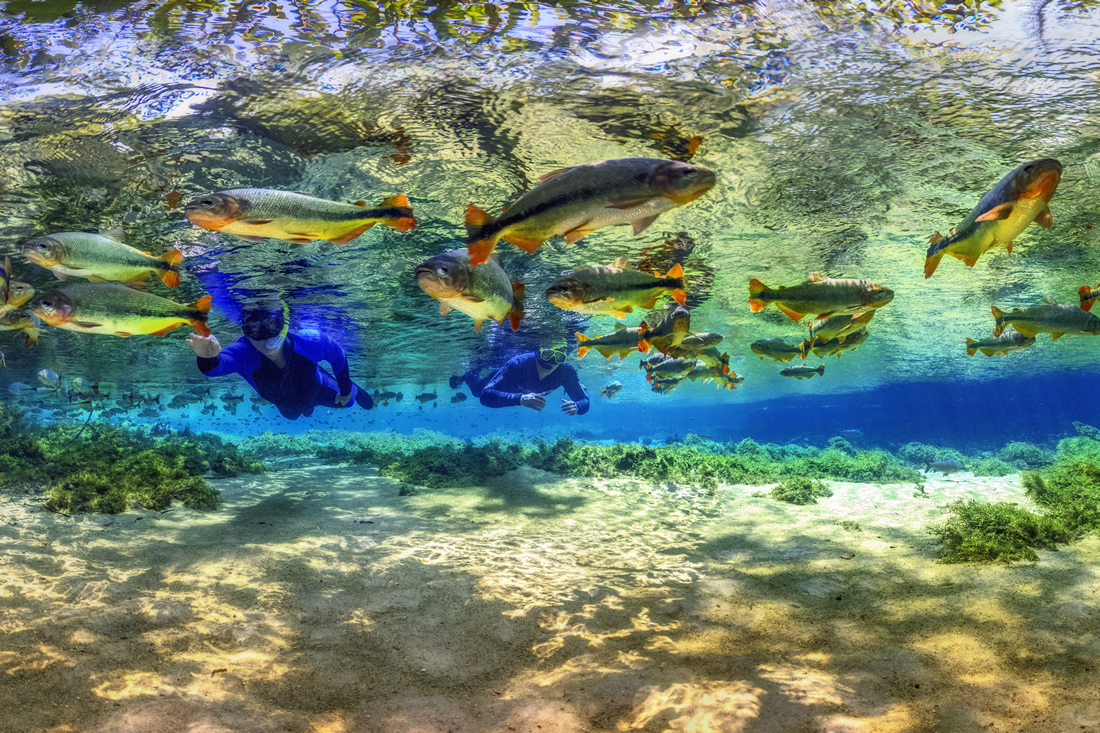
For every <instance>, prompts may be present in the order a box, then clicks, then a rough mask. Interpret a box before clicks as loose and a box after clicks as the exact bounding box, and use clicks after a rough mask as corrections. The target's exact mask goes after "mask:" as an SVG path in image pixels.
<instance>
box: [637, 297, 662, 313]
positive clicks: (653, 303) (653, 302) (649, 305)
mask: <svg viewBox="0 0 1100 733" xmlns="http://www.w3.org/2000/svg"><path fill="white" fill-rule="evenodd" d="M660 297H661V294H660V293H657V294H656V295H654V296H653V297H652V298H650V299H649V300H647V301H646V302H644V303H642V304H640V305H639V306H638V307H639V308H644V309H646V310H647V311H651V310H653V309H654V308H656V307H657V299H658V298H660Z"/></svg>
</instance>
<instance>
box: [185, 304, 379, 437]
mask: <svg viewBox="0 0 1100 733" xmlns="http://www.w3.org/2000/svg"><path fill="white" fill-rule="evenodd" d="M269 305H270V304H269ZM241 330H242V331H243V332H244V336H242V337H241V338H239V339H237V340H236V341H234V342H233V343H231V344H230V345H229V346H226V347H225V348H224V349H223V348H221V344H219V343H218V340H217V339H216V338H215V337H214V336H206V337H202V336H199V335H198V334H192V335H191V337H190V338H188V339H187V343H188V344H189V345H190V346H191V348H192V349H194V351H195V356H197V357H198V366H199V370H200V371H202V373H203V374H205V375H206V376H208V377H219V376H221V375H223V374H240V375H241V376H242V377H244V379H245V381H246V382H248V383H249V384H250V385H252V388H253V389H255V390H256V392H257V393H258V394H259V395H260V397H262V398H263V399H265V400H267V401H268V402H271V403H272V404H274V405H275V407H276V408H278V410H279V412H280V413H281V414H282V416H283V417H285V418H287V419H288V420H295V419H297V418H299V417H301V416H302V415H305V416H306V417H309V416H310V415H312V414H313V409H314V408H315V407H332V408H344V407H348V406H350V405H351V403H352V402H353V401H354V402H355V404H357V405H359V406H360V407H362V408H365V409H367V410H369V409H371V408H372V407H373V406H374V400H372V399H371V396H370V394H368V393H367V391H366V390H365V389H363V388H361V387H359V386H358V385H356V384H355V383H354V382H352V381H351V375H350V373H349V372H350V370H349V367H348V360H347V357H346V356H345V355H344V350H343V349H341V348H340V346H339V345H338V344H337V343H336V342H335V341H333V340H332V339H331V338H329V337H328V336H326V335H325V334H323V333H321V332H319V331H299V332H298V333H290V324H289V321H288V320H287V313H286V309H285V308H276V307H260V308H253V309H251V310H247V311H245V313H244V318H243V320H242V322H241ZM322 361H327V362H328V363H329V365H330V366H331V367H332V371H333V372H334V373H335V375H336V377H335V379H334V378H333V377H332V375H330V374H328V372H326V371H325V370H323V369H321V367H320V366H318V362H322Z"/></svg>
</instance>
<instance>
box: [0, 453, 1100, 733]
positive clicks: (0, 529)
mask: <svg viewBox="0 0 1100 733" xmlns="http://www.w3.org/2000/svg"><path fill="white" fill-rule="evenodd" d="M1018 484H1019V482H1018V478H1017V477H1012V476H1010V477H1007V478H1004V479H974V478H969V477H968V476H965V475H964V476H953V477H951V478H949V479H933V480H930V481H929V482H928V484H927V490H928V493H929V494H930V495H931V496H930V498H918V497H915V496H914V495H913V488H912V486H885V487H878V486H872V485H863V484H843V483H833V482H830V486H831V487H832V488H833V490H834V492H835V495H834V496H833V497H832V498H831V499H826V500H823V501H822V502H821V503H820V504H818V505H816V506H809V507H795V506H788V505H785V504H781V503H779V502H776V501H773V500H771V499H769V498H765V497H761V496H754V494H755V493H758V492H760V491H761V489H759V488H750V487H724V488H723V489H721V490H720V491H718V492H717V493H716V494H715V495H714V496H706V495H703V494H701V493H700V492H698V491H691V490H680V489H677V488H675V487H666V486H649V485H644V484H642V483H641V482H638V481H633V480H614V481H602V480H590V479H561V478H560V477H555V476H550V475H547V474H541V473H538V472H535V471H519V472H515V473H513V474H510V475H508V476H505V477H502V478H500V479H497V480H495V481H493V482H491V484H490V485H489V486H486V487H477V488H470V489H462V490H459V489H452V490H441V491H433V492H429V491H426V490H424V491H420V492H418V493H416V494H415V495H413V496H406V497H400V496H398V489H399V484H398V483H396V482H394V481H391V480H388V479H383V478H379V477H377V476H376V475H374V472H373V471H370V470H365V469H362V468H352V467H302V468H297V469H293V470H282V471H279V472H277V473H273V474H269V475H267V476H261V477H242V478H240V479H232V480H225V481H221V482H218V485H219V486H220V488H221V489H222V491H223V496H224V498H225V500H226V501H225V505H224V506H223V508H222V509H221V510H219V511H217V512H213V513H209V514H201V513H197V512H191V511H187V510H184V509H174V510H172V511H170V512H168V513H166V514H158V513H155V512H130V513H128V514H125V515H121V516H117V517H106V516H81V517H74V518H66V517H61V516H55V515H50V514H47V513H44V512H41V511H40V510H39V509H38V507H37V505H35V504H34V503H33V502H28V501H27V499H26V498H25V497H0V563H2V574H0V632H2V636H0V710H3V711H4V713H3V715H2V716H0V730H4V731H19V732H21V733H22V732H25V731H82V732H83V731H96V732H103V733H108V732H109V733H129V732H131V731H132V732H133V733H162V732H167V731H187V732H188V733H215V732H219V733H220V732H222V731H224V732H226V733H229V732H236V731H330V732H332V733H337V732H340V733H342V732H350V731H379V732H380V733H412V732H416V733H444V732H450V733H498V732H499V733H505V732H506V731H524V732H527V731H531V732H535V731H541V732H542V733H569V732H572V731H593V732H594V731H601V732H602V731H635V730H639V731H665V730H671V731H690V732H692V733H711V732H717V733H726V732H731V733H732V732H734V731H776V732H778V731H830V732H836V733H840V732H842V731H867V732H869V733H870V732H873V733H892V732H894V731H944V732H951V733H953V732H955V731H971V730H973V731H978V730H996V731H1029V732H1030V731H1046V732H1049V733H1061V732H1063V731H1065V732H1067V733H1068V731H1081V730H1100V694H1098V693H1097V690H1098V689H1100V684H1098V682H1100V671H1098V670H1100V540H1098V539H1097V538H1095V537H1092V538H1089V539H1087V540H1085V541H1082V542H1081V543H1079V544H1077V545H1074V546H1072V547H1070V548H1067V549H1064V550H1062V551H1060V552H1056V553H1042V560H1041V562H1039V563H1038V564H1036V565H1030V564H1024V565H1017V566H1013V567H999V566H996V567H984V566H983V567H972V566H952V565H940V564H937V563H936V562H935V561H934V549H935V546H934V544H933V541H932V540H931V538H930V537H929V536H928V535H927V534H926V533H925V532H924V528H925V527H927V526H928V525H929V524H931V523H933V522H934V521H936V520H938V519H940V518H942V516H943V509H942V507H943V505H944V504H946V503H947V502H948V501H949V500H950V499H953V498H956V497H960V496H974V497H977V496H983V497H987V498H990V499H992V500H1002V501H1019V502H1024V503H1026V500H1025V499H1024V498H1023V496H1022V492H1021V490H1020V489H1019V486H1018ZM837 520H851V521H855V522H857V523H858V524H859V525H860V527H861V531H859V530H855V529H846V528H843V527H841V526H839V525H837V524H835V523H834V522H835V521H837Z"/></svg>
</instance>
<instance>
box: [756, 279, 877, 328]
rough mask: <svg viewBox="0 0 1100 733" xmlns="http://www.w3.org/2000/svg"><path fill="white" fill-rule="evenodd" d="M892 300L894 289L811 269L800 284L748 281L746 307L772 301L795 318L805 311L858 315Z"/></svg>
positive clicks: (762, 306) (761, 307)
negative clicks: (766, 283) (770, 283)
mask: <svg viewBox="0 0 1100 733" xmlns="http://www.w3.org/2000/svg"><path fill="white" fill-rule="evenodd" d="M893 299H894V291H893V290H891V289H890V288H887V287H884V286H882V285H879V284H878V283H873V282H869V281H867V280H856V279H854V278H832V277H828V276H826V275H822V274H821V273H819V272H811V273H810V275H809V277H807V278H806V281H805V282H803V283H801V284H799V285H792V286H790V287H783V286H782V285H780V286H779V288H777V289H775V290H772V289H771V288H769V287H768V286H767V285H765V284H764V283H762V282H760V281H759V280H756V279H755V278H754V279H752V280H750V281H749V308H751V309H752V312H753V313H759V312H760V311H762V310H764V309H765V308H766V307H767V306H768V304H769V303H775V305H776V307H777V308H779V310H781V311H783V312H784V313H786V314H787V315H788V316H790V317H791V318H793V319H794V320H795V321H800V320H802V317H803V316H805V315H806V314H808V313H812V314H815V315H817V316H818V317H819V318H825V317H827V316H831V315H834V314H837V315H839V314H859V313H862V312H864V311H868V310H872V309H874V308H881V307H882V306H884V305H886V304H887V303H889V302H890V301H891V300H893Z"/></svg>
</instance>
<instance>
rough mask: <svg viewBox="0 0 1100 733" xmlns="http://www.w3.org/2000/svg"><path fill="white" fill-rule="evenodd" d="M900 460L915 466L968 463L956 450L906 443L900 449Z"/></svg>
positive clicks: (925, 444)
mask: <svg viewBox="0 0 1100 733" xmlns="http://www.w3.org/2000/svg"><path fill="white" fill-rule="evenodd" d="M898 458H900V459H901V460H902V461H904V462H906V463H909V464H911V465H914V466H925V465H927V464H929V463H935V462H936V461H952V460H954V461H959V462H960V463H966V456H964V455H963V454H962V453H960V452H959V451H957V450H955V449H954V448H941V447H940V446H936V445H928V444H927V443H918V442H916V441H914V442H912V443H906V444H905V445H903V446H902V447H901V448H899V449H898Z"/></svg>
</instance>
